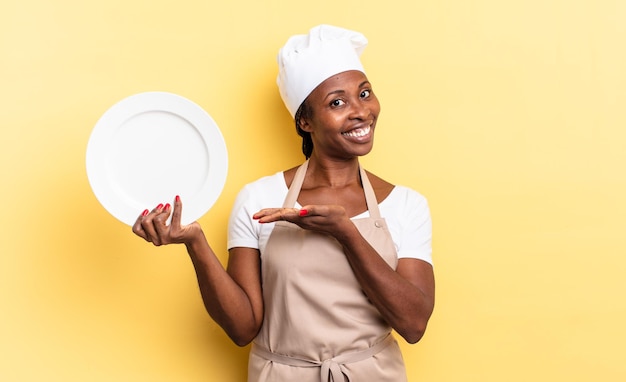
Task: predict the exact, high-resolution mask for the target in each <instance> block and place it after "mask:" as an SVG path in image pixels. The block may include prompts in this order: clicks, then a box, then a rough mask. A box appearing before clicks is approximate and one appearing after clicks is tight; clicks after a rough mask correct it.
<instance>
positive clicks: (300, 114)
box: [294, 99, 313, 159]
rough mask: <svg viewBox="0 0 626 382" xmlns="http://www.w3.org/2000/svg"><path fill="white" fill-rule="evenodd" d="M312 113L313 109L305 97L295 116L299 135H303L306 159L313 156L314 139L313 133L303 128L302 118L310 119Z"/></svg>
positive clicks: (303, 148)
mask: <svg viewBox="0 0 626 382" xmlns="http://www.w3.org/2000/svg"><path fill="white" fill-rule="evenodd" d="M312 115H313V110H312V109H311V107H310V106H309V105H308V103H307V100H306V99H305V100H304V102H302V104H301V105H300V107H299V108H298V111H296V115H295V117H294V118H295V120H296V131H297V132H298V135H299V136H301V137H302V154H304V156H305V157H306V159H309V158H310V157H311V153H313V140H312V139H311V133H309V132H307V131H304V130H302V128H301V127H300V119H302V118H304V119H309V118H311V116H312Z"/></svg>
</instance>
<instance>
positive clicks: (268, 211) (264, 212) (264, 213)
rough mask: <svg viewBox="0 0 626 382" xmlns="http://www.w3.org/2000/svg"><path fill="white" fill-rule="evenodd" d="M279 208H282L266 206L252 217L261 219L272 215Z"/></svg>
mask: <svg viewBox="0 0 626 382" xmlns="http://www.w3.org/2000/svg"><path fill="white" fill-rule="evenodd" d="M279 210H280V208H264V209H262V210H260V211H259V212H257V213H255V214H254V215H252V218H253V219H256V220H259V219H261V218H263V217H265V216H270V215H272V214H275V213H276V212H277V211H279Z"/></svg>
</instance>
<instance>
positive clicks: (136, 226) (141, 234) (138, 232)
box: [132, 210, 150, 241]
mask: <svg viewBox="0 0 626 382" xmlns="http://www.w3.org/2000/svg"><path fill="white" fill-rule="evenodd" d="M148 213H150V211H148V210H144V211H143V212H142V213H141V215H139V217H138V218H137V220H135V224H133V228H132V229H133V233H134V234H135V235H137V236H139V237H141V238H142V239H144V240H147V241H149V240H148V237H147V236H146V232H145V231H144V230H143V227H142V226H141V222H142V221H143V218H144V217H145V216H146V215H148Z"/></svg>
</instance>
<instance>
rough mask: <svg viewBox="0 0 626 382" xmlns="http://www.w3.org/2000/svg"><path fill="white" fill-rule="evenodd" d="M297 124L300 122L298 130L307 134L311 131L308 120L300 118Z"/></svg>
mask: <svg viewBox="0 0 626 382" xmlns="http://www.w3.org/2000/svg"><path fill="white" fill-rule="evenodd" d="M298 122H300V129H302V131H306V132H307V133H310V132H311V131H312V130H313V129H312V128H311V123H310V121H309V119H308V118H305V117H304V116H300V120H299V121H298Z"/></svg>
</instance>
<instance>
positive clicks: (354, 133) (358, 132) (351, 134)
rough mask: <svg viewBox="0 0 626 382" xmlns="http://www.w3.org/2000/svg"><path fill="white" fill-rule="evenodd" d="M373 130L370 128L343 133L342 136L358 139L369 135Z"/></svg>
mask: <svg viewBox="0 0 626 382" xmlns="http://www.w3.org/2000/svg"><path fill="white" fill-rule="evenodd" d="M371 129H372V127H371V126H368V127H365V128H362V129H354V130H350V131H348V132H345V133H341V134H342V135H346V136H348V137H357V138H358V137H364V136H366V135H367V134H369V133H370V130H371Z"/></svg>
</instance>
